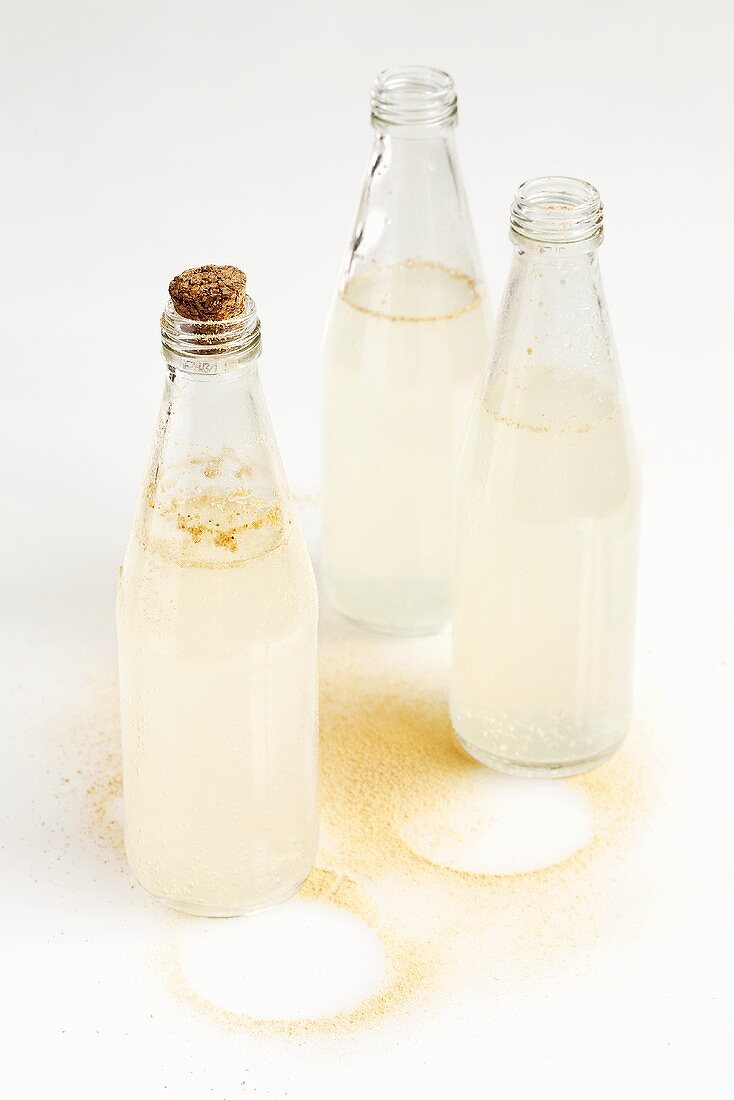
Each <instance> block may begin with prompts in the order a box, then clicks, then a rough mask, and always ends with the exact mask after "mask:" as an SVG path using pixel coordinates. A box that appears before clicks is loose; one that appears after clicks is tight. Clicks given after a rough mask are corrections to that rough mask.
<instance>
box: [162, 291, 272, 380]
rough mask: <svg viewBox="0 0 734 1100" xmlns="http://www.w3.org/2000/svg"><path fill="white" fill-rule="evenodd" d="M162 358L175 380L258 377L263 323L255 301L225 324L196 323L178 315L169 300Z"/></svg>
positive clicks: (248, 300)
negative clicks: (240, 376)
mask: <svg viewBox="0 0 734 1100" xmlns="http://www.w3.org/2000/svg"><path fill="white" fill-rule="evenodd" d="M161 344H162V348H163V358H164V359H165V361H166V363H167V364H168V370H169V374H170V377H171V379H172V380H173V379H174V378H175V377H176V376H178V375H183V376H185V377H187V378H213V377H217V378H221V377H223V376H228V377H229V376H234V375H238V376H239V375H242V377H243V378H245V377H246V376H247V374H248V373H254V375H255V376H256V375H257V369H256V368H257V361H258V359H259V357H260V351H261V339H260V321H259V318H258V316H257V309H256V308H255V303H254V302H253V300H252V298H250V297H249V295H248V297H247V298H246V299H245V310H244V312H243V313H242V314H240V315H239V316H238V317H234V318H230V319H228V320H224V321H193V320H189V319H188V318H186V317H181V316H180V315H179V314H178V313H176V311H175V309H174V307H173V303H172V302H171V301H170V300H169V302H168V304H167V305H166V308H165V310H164V312H163V315H162V317H161Z"/></svg>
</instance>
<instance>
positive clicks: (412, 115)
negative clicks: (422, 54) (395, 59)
mask: <svg viewBox="0 0 734 1100" xmlns="http://www.w3.org/2000/svg"><path fill="white" fill-rule="evenodd" d="M370 105H371V109H372V124H373V126H374V127H375V128H376V129H377V130H379V131H380V132H381V133H385V134H388V133H389V134H392V135H396V136H398V135H399V136H401V137H402V138H407V139H411V138H419V139H420V138H421V137H423V136H424V135H425V134H426V133H428V132H431V131H435V130H441V129H443V130H445V129H450V128H452V127H454V126H456V121H457V100H456V91H455V89H454V82H453V80H452V78H451V77H450V76H449V74H448V73H445V72H443V71H442V70H441V69H432V68H429V67H427V66H424V65H402V66H396V67H395V68H391V69H384V70H383V71H382V72H381V73H379V75H378V76H377V78H376V80H375V82H374V84H373V86H372V93H371V97H370Z"/></svg>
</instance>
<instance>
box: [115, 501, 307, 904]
mask: <svg viewBox="0 0 734 1100" xmlns="http://www.w3.org/2000/svg"><path fill="white" fill-rule="evenodd" d="M223 499H224V503H223V500H222V499H220V500H218V501H217V500H216V498H215V499H214V506H213V507H212V506H211V505H210V504H207V503H204V504H202V501H203V500H204V497H203V496H202V497H199V498H196V499H194V500H193V503H192V502H187V501H186V500H183V501H181V502H178V501H177V502H175V508H173V509H171V511H172V513H173V514H171V515H170V516H163V517H156V519H157V522H156V524H155V525H154V526H153V528H152V531H153V534H154V536H155V537H151V538H150V539H149V541H148V543H147V544H146V545H143V543H142V542H141V541H140V538H139V533H138V534H136V535H134V536H133V539H132V541H131V544H130V547H129V550H128V555H127V558H126V561H125V566H124V570H123V574H122V577H121V583H120V591H119V607H118V624H119V627H118V629H119V646H120V655H121V676H122V684H121V688H122V691H121V695H122V732H123V763H124V789H125V839H126V848H127V854H128V859H129V861H130V864H131V867H132V870H133V872H134V874H135V875H136V877H137V878H138V880H139V881H140V883H141V884H142V885H143V886H144V887H145V888H146V889H147V890H149V891H150V892H151V893H152V894H154V895H155V896H157V897H159V898H161V899H163V900H165V901H167V902H168V903H169V904H171V905H173V906H175V907H177V908H180V909H183V910H185V911H188V912H193V913H208V914H212V915H226V914H230V913H241V912H245V911H247V910H250V909H256V908H260V907H262V906H264V905H267V904H270V903H272V902H275V901H278V900H281V899H282V898H283V897H286V896H288V894H290V893H292V892H293V891H294V890H295V889H296V887H297V886H298V884H299V883H300V882H301V881H302V880H303V879H304V878H305V877H306V875H307V874H308V871H309V870H310V867H311V864H312V861H313V856H314V851H315V846H316V834H317V807H316V776H315V769H316V722H317V702H316V690H317V689H316V616H317V609H316V598H315V592H314V591H313V588H312V585H313V577H312V574H311V568H310V563H309V562H308V559H307V553H306V549H305V546H304V545H303V542H302V539H301V536H300V533H299V532H293V533H292V534H290V535H289V533H288V524H287V522H284V521H283V520H282V517H281V514H280V509H279V508H278V507H276V508H274V509H268V508H266V507H265V506H263V507H261V508H259V510H258V507H257V502H254V504H252V506H251V503H248V502H246V503H245V504H244V505H243V504H242V500H240V501H239V502H236V503H235V506H234V511H235V512H238V519H239V520H240V521H242V522H240V524H239V527H238V530H237V531H236V533H235V535H231V534H227V535H226V536H222V535H220V534H219V531H220V527H216V528H215V523H216V522H217V521H216V518H215V517H216V516H220V517H221V515H222V514H223V513H224V514H228V516H229V519H230V520H231V514H232V508H231V502H230V504H227V503H226V501H227V498H223ZM242 499H245V498H244V495H242ZM251 507H252V511H250V510H251ZM227 509H229V513H228V512H227ZM182 517H183V518H182ZM181 523H183V524H184V529H183V530H182V529H181V527H180V524H181ZM186 524H188V527H186ZM221 526H222V527H224V526H226V524H224V523H223V524H222V525H221ZM200 528H203V529H200ZM215 530H216V532H217V533H216V535H214V532H215ZM215 539H218V540H219V542H217V541H215Z"/></svg>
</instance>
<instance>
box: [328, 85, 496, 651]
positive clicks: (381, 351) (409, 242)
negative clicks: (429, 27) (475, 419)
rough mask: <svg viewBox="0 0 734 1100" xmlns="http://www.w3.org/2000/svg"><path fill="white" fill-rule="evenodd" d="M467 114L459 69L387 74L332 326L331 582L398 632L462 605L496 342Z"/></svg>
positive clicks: (359, 612) (348, 605)
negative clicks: (473, 192)
mask: <svg viewBox="0 0 734 1100" xmlns="http://www.w3.org/2000/svg"><path fill="white" fill-rule="evenodd" d="M456 122H457V105H456V92H455V90H454V83H453V80H452V79H451V77H450V76H449V75H448V74H447V73H444V72H440V71H439V70H437V69H429V68H423V67H420V66H406V67H402V68H396V69H388V70H386V71H385V72H383V73H381V74H380V75H379V76H378V78H377V80H376V81H375V84H374V87H373V90H372V125H373V128H374V130H375V138H374V145H373V151H372V159H371V163H370V166H369V171H368V174H367V179H366V182H365V185H364V190H363V193H362V201H361V203H360V207H359V211H358V214H357V221H356V226H355V229H354V234H353V238H352V242H351V246H350V249H349V255H348V258H347V262H346V266H345V270H344V272H343V275H342V277H341V279H340V282H339V286H338V289H337V294H336V299H335V302H334V306H333V309H332V313H331V318H330V320H329V323H328V326H327V330H326V337H325V346H324V359H325V403H324V448H325V449H324V561H325V574H326V584H327V591H328V593H329V596H330V597H331V600H332V602H333V603H334V605H335V606H336V607H337V609H338V610H339V611H341V612H342V613H343V614H344V615H346V616H347V617H349V618H351V619H353V620H355V621H357V622H359V623H361V624H363V625H366V626H369V627H372V628H373V629H376V630H381V631H387V632H391V633H396V634H426V633H432V632H434V631H436V630H439V629H440V628H441V627H443V626H444V625H445V624H446V622H447V621H448V619H449V616H450V609H451V581H452V571H453V514H454V495H453V491H454V479H455V473H456V462H457V457H458V449H459V445H460V443H461V440H462V437H463V434H464V430H465V428H466V423H467V419H468V415H469V409H470V406H471V403H472V400H473V398H474V394H475V390H476V386H477V383H478V381H479V378H480V376H481V372H482V370H483V369H484V366H485V364H486V359H487V355H488V348H489V327H490V325H489V309H488V305H487V299H486V295H485V290H484V284H483V281H482V275H481V268H480V263H479V259H478V255H477V249H476V246H475V242H474V232H473V230H472V226H471V220H470V218H469V211H468V208H467V203H466V198H465V195H464V189H463V186H462V183H461V176H460V173H459V168H458V162H457V159H456V149H455V145H454V129H455V127H456Z"/></svg>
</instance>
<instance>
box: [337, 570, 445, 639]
mask: <svg viewBox="0 0 734 1100" xmlns="http://www.w3.org/2000/svg"><path fill="white" fill-rule="evenodd" d="M326 588H327V596H328V598H329V601H330V603H331V605H332V607H333V608H334V609H335V610H336V611H338V612H339V614H340V615H341V616H342V617H343V618H345V619H347V620H348V621H349V622H350V623H354V624H355V626H359V627H361V628H362V629H363V630H371V631H372V632H373V633H375V634H388V635H392V636H393V637H398V638H424V637H428V636H429V635H431V634H440V633H441V631H443V630H445V629H446V627H447V626H448V624H449V621H450V618H451V606H450V600H449V599H448V597H447V596H446V593H445V591H444V589H445V586H444V585H440V586H434V585H430V586H422V585H421V586H411V587H410V588H409V589H408V590H405V586H400V585H399V584H397V583H396V584H394V585H392V584H391V585H384V584H383V585H376V586H374V587H373V586H370V585H344V584H334V581H333V579H329V581H328V582H327V586H326ZM342 594H343V595H344V597H345V598H342Z"/></svg>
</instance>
